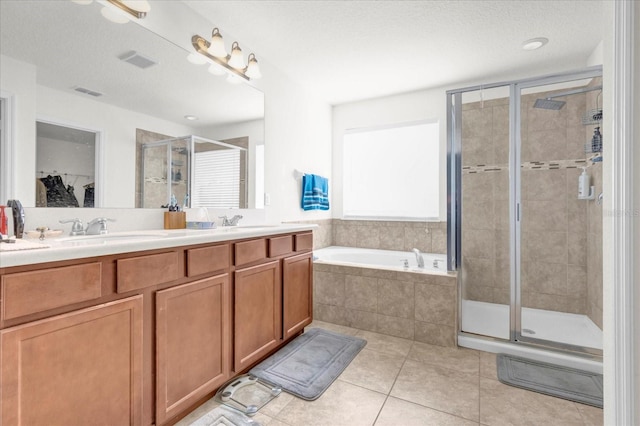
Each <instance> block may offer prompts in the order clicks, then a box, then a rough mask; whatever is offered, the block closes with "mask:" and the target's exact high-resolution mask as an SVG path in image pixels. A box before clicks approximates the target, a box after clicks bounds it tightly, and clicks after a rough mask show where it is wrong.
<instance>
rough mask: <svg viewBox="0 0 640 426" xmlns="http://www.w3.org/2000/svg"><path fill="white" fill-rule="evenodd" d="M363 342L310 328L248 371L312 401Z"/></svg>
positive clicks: (353, 355)
mask: <svg viewBox="0 0 640 426" xmlns="http://www.w3.org/2000/svg"><path fill="white" fill-rule="evenodd" d="M366 344H367V341H366V340H364V339H360V338H358V337H353V336H345V335H343V334H339V333H334V332H332V331H327V330H323V329H321V328H312V329H311V330H309V331H307V332H305V333H304V334H302V335H300V336H298V337H296V338H295V339H293V340H292V341H291V342H290V343H289V344H287V346H285V347H284V348H282V349H280V350H279V351H278V352H276V353H275V354H273V355H272V356H271V357H269V358H267V359H266V360H264V361H262V362H261V363H260V364H258V365H257V366H256V367H254V368H253V369H251V371H250V372H249V374H252V375H254V376H256V377H257V378H259V379H261V380H263V381H265V382H268V383H271V384H272V385H276V386H280V387H281V388H282V389H283V390H285V391H287V392H289V393H291V394H293V395H295V396H297V397H300V398H302V399H306V400H308V401H313V400H314V399H317V398H318V397H320V395H322V393H323V392H324V391H325V390H327V388H328V387H329V385H331V383H333V381H334V380H335V379H336V378H337V377H338V376H339V375H340V373H342V372H343V371H344V369H345V368H347V366H348V365H349V363H351V361H352V360H353V359H354V358H355V357H356V355H358V352H360V350H361V349H362V348H364V346H365V345H366Z"/></svg>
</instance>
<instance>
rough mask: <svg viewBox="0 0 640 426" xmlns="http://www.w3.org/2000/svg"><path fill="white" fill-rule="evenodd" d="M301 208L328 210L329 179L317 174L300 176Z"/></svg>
mask: <svg viewBox="0 0 640 426" xmlns="http://www.w3.org/2000/svg"><path fill="white" fill-rule="evenodd" d="M301 206H302V210H329V180H328V179H327V178H325V177H322V176H318V175H304V176H302V202H301Z"/></svg>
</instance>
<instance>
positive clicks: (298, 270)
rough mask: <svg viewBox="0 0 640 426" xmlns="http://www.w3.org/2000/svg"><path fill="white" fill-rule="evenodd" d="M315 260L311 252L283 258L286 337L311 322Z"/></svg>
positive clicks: (283, 319) (283, 309)
mask: <svg viewBox="0 0 640 426" xmlns="http://www.w3.org/2000/svg"><path fill="white" fill-rule="evenodd" d="M312 271H313V262H312V261H311V253H306V254H302V255H300V256H293V257H289V258H287V259H284V260H283V273H282V277H283V278H282V299H283V303H284V305H283V308H282V311H283V314H282V316H283V317H282V322H283V326H284V338H285V339H288V338H289V337H291V336H293V335H294V334H296V333H297V332H299V331H301V330H302V329H303V328H304V327H305V326H306V325H309V324H311V321H312V319H313V318H312V317H313V315H312V312H313V272H312Z"/></svg>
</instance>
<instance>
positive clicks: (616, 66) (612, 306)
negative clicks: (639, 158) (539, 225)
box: [603, 0, 640, 425]
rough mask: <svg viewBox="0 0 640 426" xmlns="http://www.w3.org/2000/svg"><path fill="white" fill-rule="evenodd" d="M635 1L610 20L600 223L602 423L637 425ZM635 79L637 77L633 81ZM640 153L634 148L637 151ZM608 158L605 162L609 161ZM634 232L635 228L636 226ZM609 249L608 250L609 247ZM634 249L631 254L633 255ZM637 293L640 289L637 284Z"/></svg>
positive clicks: (621, 3)
mask: <svg viewBox="0 0 640 426" xmlns="http://www.w3.org/2000/svg"><path fill="white" fill-rule="evenodd" d="M634 3H635V2H633V1H626V0H617V1H616V2H615V5H614V21H613V24H614V26H613V73H612V74H613V75H612V77H613V78H612V83H613V98H612V102H611V103H610V105H612V107H613V108H612V109H611V113H610V115H611V121H610V128H611V132H610V133H609V134H611V135H612V143H611V151H610V153H609V154H608V155H606V154H605V162H607V163H608V165H609V173H608V174H609V176H610V181H609V185H608V187H607V188H606V190H605V206H604V207H605V208H604V211H603V225H604V229H605V233H606V232H607V231H610V234H609V235H610V237H611V238H610V239H608V238H607V236H606V235H605V241H604V248H605V252H604V253H603V255H604V259H603V262H604V265H605V270H604V274H603V275H604V277H605V285H609V286H610V288H605V291H604V297H605V302H604V318H605V321H607V322H609V321H610V322H609V323H608V324H607V323H605V327H604V328H605V356H604V360H605V366H604V367H605V370H604V371H605V376H604V377H605V401H604V407H605V418H604V423H605V424H612V425H613V424H615V425H638V424H640V418H638V417H637V416H639V415H638V412H637V410H638V408H640V407H638V408H637V407H636V405H637V404H639V402H638V397H639V396H640V395H636V390H637V388H636V386H640V384H639V383H638V382H640V378H639V377H638V376H637V375H638V374H639V373H640V372H638V371H636V369H638V368H639V367H638V365H637V364H636V363H638V362H639V361H640V353H637V346H636V345H637V343H636V341H635V339H636V338H637V337H636V336H637V333H638V331H639V330H637V329H635V330H634V327H635V326H634V321H635V318H634V315H635V311H634V309H640V306H634V304H636V299H634V297H636V296H635V295H634V261H635V262H637V258H636V256H637V253H638V252H640V248H638V247H634V232H636V233H637V232H639V231H640V229H634V220H635V221H637V220H638V218H637V217H634V214H636V215H637V212H636V211H635V210H634V199H633V191H634V187H633V186H634V182H633V178H634V170H633V162H634V156H633V154H634V152H633V143H634V141H633V139H634V130H635V129H634V111H633V102H634V97H633V95H634V81H633V79H634V76H635V72H640V70H635V72H634V41H633V39H634V19H635V16H634V14H635V11H634ZM637 81H638V79H637V78H636V83H637ZM636 149H638V147H636ZM607 156H608V157H609V158H607ZM636 228H637V224H636ZM610 248H611V249H612V250H609V249H610ZM634 251H635V253H634ZM636 290H637V291H640V285H637V286H636Z"/></svg>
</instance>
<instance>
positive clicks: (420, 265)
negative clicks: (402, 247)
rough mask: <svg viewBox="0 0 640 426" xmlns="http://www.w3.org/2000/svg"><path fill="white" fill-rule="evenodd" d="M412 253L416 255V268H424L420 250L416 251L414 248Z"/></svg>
mask: <svg viewBox="0 0 640 426" xmlns="http://www.w3.org/2000/svg"><path fill="white" fill-rule="evenodd" d="M412 251H413V253H414V254H415V255H416V262H418V268H424V258H423V257H422V254H421V253H420V250H418V249H417V248H414V249H413V250H412Z"/></svg>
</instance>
